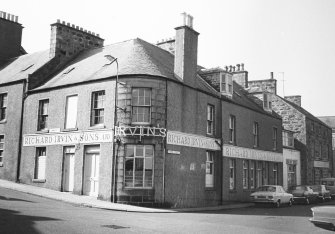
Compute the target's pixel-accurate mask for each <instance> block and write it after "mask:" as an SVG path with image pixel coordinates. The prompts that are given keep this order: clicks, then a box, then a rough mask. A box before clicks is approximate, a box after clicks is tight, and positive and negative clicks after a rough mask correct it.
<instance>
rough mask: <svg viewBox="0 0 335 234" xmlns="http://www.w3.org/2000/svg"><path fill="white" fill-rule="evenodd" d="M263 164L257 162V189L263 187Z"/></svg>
mask: <svg viewBox="0 0 335 234" xmlns="http://www.w3.org/2000/svg"><path fill="white" fill-rule="evenodd" d="M262 167H263V162H257V169H256V182H257V184H256V187H257V188H258V187H260V186H262V169H263V168H262Z"/></svg>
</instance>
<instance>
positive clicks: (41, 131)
mask: <svg viewBox="0 0 335 234" xmlns="http://www.w3.org/2000/svg"><path fill="white" fill-rule="evenodd" d="M48 132H49V129H47V128H46V129H41V130H37V131H36V133H39V134H42V133H48Z"/></svg>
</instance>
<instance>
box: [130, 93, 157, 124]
mask: <svg viewBox="0 0 335 234" xmlns="http://www.w3.org/2000/svg"><path fill="white" fill-rule="evenodd" d="M136 90H138V95H137V96H135V95H134V92H135V91H136ZM140 90H144V96H143V97H142V96H140V94H139V93H140ZM147 93H149V103H147V102H146V98H147V96H146V94H147ZM131 97H132V98H131V123H132V124H142V125H147V124H150V123H151V109H152V108H151V106H152V101H151V99H152V89H151V88H147V87H134V88H132V91H131ZM135 98H137V102H136V101H135ZM140 98H143V100H144V103H139V100H140ZM146 109H149V116H148V121H139V120H138V119H139V115H138V113H139V110H146ZM135 110H136V111H135ZM141 115H142V114H141ZM135 116H136V119H135V118H134V117H135ZM143 116H145V113H144V114H143Z"/></svg>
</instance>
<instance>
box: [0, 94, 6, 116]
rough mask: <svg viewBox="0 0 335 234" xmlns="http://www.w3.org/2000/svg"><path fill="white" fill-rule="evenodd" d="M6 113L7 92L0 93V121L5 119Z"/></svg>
mask: <svg viewBox="0 0 335 234" xmlns="http://www.w3.org/2000/svg"><path fill="white" fill-rule="evenodd" d="M6 114H7V93H2V94H0V121H3V120H5V119H6Z"/></svg>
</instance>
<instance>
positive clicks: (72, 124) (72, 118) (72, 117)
mask: <svg viewBox="0 0 335 234" xmlns="http://www.w3.org/2000/svg"><path fill="white" fill-rule="evenodd" d="M77 103H78V96H77V95H73V96H68V97H66V117H65V128H66V129H71V128H76V127H77Z"/></svg>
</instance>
